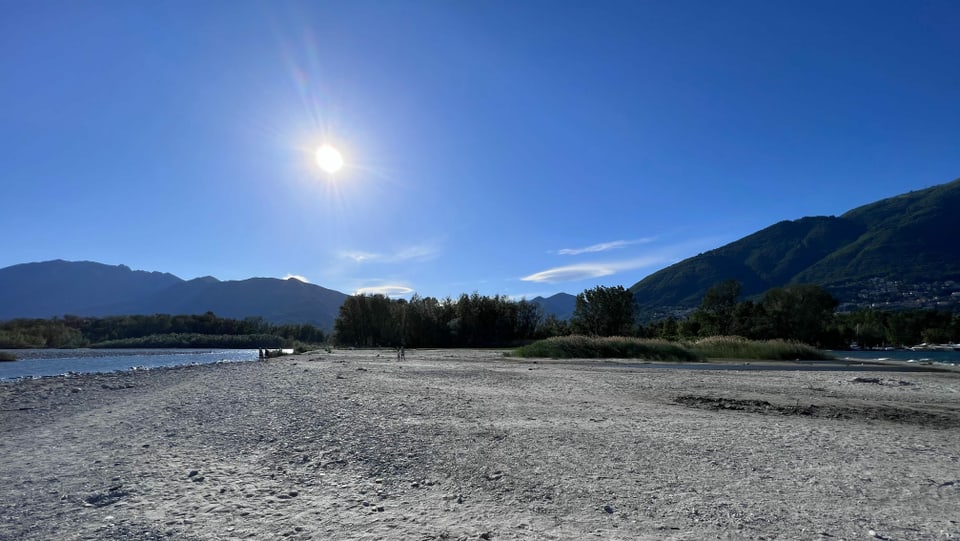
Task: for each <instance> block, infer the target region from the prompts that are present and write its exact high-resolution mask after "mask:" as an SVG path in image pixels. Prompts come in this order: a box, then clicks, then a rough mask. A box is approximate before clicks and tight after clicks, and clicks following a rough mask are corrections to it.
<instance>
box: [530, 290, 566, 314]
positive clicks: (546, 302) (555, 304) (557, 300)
mask: <svg viewBox="0 0 960 541" xmlns="http://www.w3.org/2000/svg"><path fill="white" fill-rule="evenodd" d="M530 302H532V303H533V304H536V305H538V306H540V309H541V310H543V315H544V316H548V315H553V316H556V318H557V319H570V316H572V315H573V309H574V308H575V307H576V305H577V297H576V296H575V295H571V294H569V293H557V294H556V295H551V296H549V297H534V298H533V299H530Z"/></svg>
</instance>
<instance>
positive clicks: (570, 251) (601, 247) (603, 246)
mask: <svg viewBox="0 0 960 541" xmlns="http://www.w3.org/2000/svg"><path fill="white" fill-rule="evenodd" d="M653 240H654V239H652V238H646V239H635V240H614V241H610V242H601V243H599V244H593V245H590V246H586V247H583V248H562V249H560V250H557V253H558V254H560V255H580V254H592V253H597V252H606V251H608V250H615V249H617V248H623V247H624V246H630V245H631V244H645V243H648V242H653Z"/></svg>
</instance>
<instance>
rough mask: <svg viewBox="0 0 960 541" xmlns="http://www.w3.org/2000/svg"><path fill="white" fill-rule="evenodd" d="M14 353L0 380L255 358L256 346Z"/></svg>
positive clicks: (1, 369)
mask: <svg viewBox="0 0 960 541" xmlns="http://www.w3.org/2000/svg"><path fill="white" fill-rule="evenodd" d="M0 351H6V352H9V353H12V354H13V355H15V356H16V357H17V360H16V361H13V362H0V380H10V379H15V378H33V377H41V376H56V375H60V374H65V373H67V372H73V373H94V372H116V371H118V370H130V369H131V368H159V367H163V366H181V365H187V364H208V363H216V362H241V361H255V360H257V359H258V358H259V354H258V352H257V350H255V349H220V350H210V349H16V350H0Z"/></svg>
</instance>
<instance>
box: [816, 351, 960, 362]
mask: <svg viewBox="0 0 960 541" xmlns="http://www.w3.org/2000/svg"><path fill="white" fill-rule="evenodd" d="M828 353H830V354H831V355H833V356H834V357H836V358H838V359H850V360H855V361H873V360H881V361H900V362H904V363H910V364H914V363H917V364H927V363H931V364H952V365H960V351H912V350H909V349H894V350H885V351H884V350H857V351H829V352H828Z"/></svg>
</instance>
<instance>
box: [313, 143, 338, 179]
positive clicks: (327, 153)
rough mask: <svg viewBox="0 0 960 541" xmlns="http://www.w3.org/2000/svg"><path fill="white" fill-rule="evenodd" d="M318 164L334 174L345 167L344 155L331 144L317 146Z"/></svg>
mask: <svg viewBox="0 0 960 541" xmlns="http://www.w3.org/2000/svg"><path fill="white" fill-rule="evenodd" d="M317 165H319V166H320V169H323V170H324V171H325V172H326V173H329V174H333V173H336V172H337V171H339V170H340V169H341V168H343V156H342V155H341V154H340V151H339V150H337V149H335V148H334V147H332V146H330V145H321V146H319V147H317Z"/></svg>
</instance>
